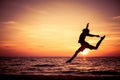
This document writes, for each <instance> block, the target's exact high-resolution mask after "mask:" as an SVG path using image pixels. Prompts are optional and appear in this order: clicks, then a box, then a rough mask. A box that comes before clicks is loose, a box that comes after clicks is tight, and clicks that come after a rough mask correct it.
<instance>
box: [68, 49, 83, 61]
mask: <svg viewBox="0 0 120 80" xmlns="http://www.w3.org/2000/svg"><path fill="white" fill-rule="evenodd" d="M84 49H85V48H83V47H80V48H79V49H78V50H77V51H76V52H75V54H74V55H73V56H72V57H71V58H70V59H69V60H68V61H66V63H70V62H71V61H72V60H73V59H74V58H75V57H76V56H77V54H78V53H79V52H80V51H83V50H84Z"/></svg>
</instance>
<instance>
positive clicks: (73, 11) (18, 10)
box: [0, 0, 120, 56]
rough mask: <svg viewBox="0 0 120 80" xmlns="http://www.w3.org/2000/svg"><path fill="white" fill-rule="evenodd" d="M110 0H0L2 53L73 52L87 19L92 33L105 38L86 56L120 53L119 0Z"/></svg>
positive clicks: (117, 54) (44, 53)
mask: <svg viewBox="0 0 120 80" xmlns="http://www.w3.org/2000/svg"><path fill="white" fill-rule="evenodd" d="M107 1H108V0H99V1H97V0H36V1H34V0H22V1H21V0H11V1H10V0H3V1H0V10H1V11H0V16H1V18H0V28H1V29H0V36H1V38H0V56H72V55H73V54H74V52H75V51H76V50H77V49H78V48H79V47H80V45H79V44H78V43H77V41H78V38H79V35H80V33H81V31H82V29H83V28H85V26H86V24H87V23H88V22H89V23H90V26H89V28H90V33H92V34H99V35H100V36H103V35H106V38H105V40H104V41H103V42H102V44H101V45H100V47H99V49H98V50H92V51H91V50H89V54H88V55H86V56H120V48H119V46H120V43H119V42H120V32H119V30H120V11H119V8H120V7H119V2H120V1H118V0H110V1H109V3H108V2H107ZM99 39H100V38H96V37H95V38H94V37H92V38H89V37H88V38H87V39H86V41H88V42H89V43H90V44H93V45H95V44H96V43H97V42H98V41H99ZM78 56H82V55H81V54H79V55H78Z"/></svg>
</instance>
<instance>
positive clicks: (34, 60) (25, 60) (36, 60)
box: [0, 57, 120, 76]
mask: <svg viewBox="0 0 120 80" xmlns="http://www.w3.org/2000/svg"><path fill="white" fill-rule="evenodd" d="M69 58H70V57H1V58H0V74H2V75H71V76H120V57H77V58H75V59H74V60H73V61H72V62H71V63H65V62H66V61H67V60H68V59H69Z"/></svg>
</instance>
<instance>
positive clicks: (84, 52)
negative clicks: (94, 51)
mask: <svg viewBox="0 0 120 80" xmlns="http://www.w3.org/2000/svg"><path fill="white" fill-rule="evenodd" d="M88 53H89V49H85V50H84V51H83V52H81V54H82V55H87V54H88Z"/></svg>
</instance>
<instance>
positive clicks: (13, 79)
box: [0, 74, 120, 80]
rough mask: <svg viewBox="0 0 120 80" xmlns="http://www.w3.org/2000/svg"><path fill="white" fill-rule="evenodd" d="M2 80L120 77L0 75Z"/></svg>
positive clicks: (109, 79)
mask: <svg viewBox="0 0 120 80" xmlns="http://www.w3.org/2000/svg"><path fill="white" fill-rule="evenodd" d="M0 79H1V80H2V79H3V80H41V79H42V80H58V79H60V80H76V79H81V80H103V79H104V80H116V79H117V80H119V79H120V76H100V75H98V76H71V75H2V74H1V75H0Z"/></svg>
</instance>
